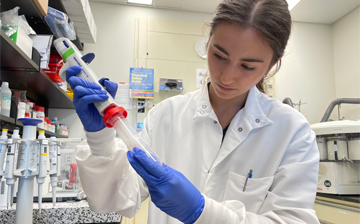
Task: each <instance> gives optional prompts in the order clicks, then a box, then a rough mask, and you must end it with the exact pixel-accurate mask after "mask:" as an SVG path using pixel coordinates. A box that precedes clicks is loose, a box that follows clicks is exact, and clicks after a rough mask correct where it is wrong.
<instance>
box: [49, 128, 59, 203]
mask: <svg viewBox="0 0 360 224" xmlns="http://www.w3.org/2000/svg"><path fill="white" fill-rule="evenodd" d="M59 154H60V146H59V143H58V142H57V140H56V137H55V135H52V136H51V137H50V142H49V156H50V157H49V163H50V170H49V175H50V182H51V187H52V201H53V206H54V207H55V205H56V186H57V177H58V176H59V172H60V171H59V169H58V168H59V167H58V162H59V158H58V155H59Z"/></svg>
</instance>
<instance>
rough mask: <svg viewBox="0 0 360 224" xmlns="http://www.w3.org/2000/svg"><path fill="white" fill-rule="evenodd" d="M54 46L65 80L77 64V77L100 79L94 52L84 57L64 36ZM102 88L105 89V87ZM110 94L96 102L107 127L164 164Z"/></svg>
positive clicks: (157, 161)
mask: <svg viewBox="0 0 360 224" xmlns="http://www.w3.org/2000/svg"><path fill="white" fill-rule="evenodd" d="M54 46H55V48H56V50H57V51H58V53H59V54H60V55H61V57H62V58H63V60H64V62H65V64H64V66H63V67H62V68H61V69H60V72H59V75H60V77H61V78H62V79H63V80H66V69H68V68H69V67H71V66H75V65H76V66H79V67H80V68H81V71H80V73H79V74H78V75H77V77H80V78H82V79H85V80H87V81H90V82H95V83H96V82H97V81H98V78H97V76H96V74H95V73H94V71H93V70H92V69H91V68H90V66H89V65H88V63H89V61H91V60H92V59H93V58H94V57H95V55H94V54H91V55H88V57H82V55H81V53H80V51H79V50H78V49H77V48H76V46H75V45H74V44H73V43H72V42H71V41H70V40H69V39H67V38H63V37H61V38H58V39H56V40H55V41H54ZM90 56H91V57H92V58H91V60H88V58H89V57H90ZM101 88H102V89H103V90H104V88H103V87H101ZM108 96H109V98H108V99H107V100H105V101H102V102H96V103H94V105H95V107H96V109H97V110H98V111H99V113H100V115H101V116H104V117H103V122H104V124H105V125H106V126H107V127H114V129H115V130H116V131H117V132H118V134H119V136H120V137H121V139H122V140H123V141H124V142H125V144H126V146H127V147H128V149H129V150H132V149H133V148H134V147H137V148H140V149H142V150H143V151H144V152H145V153H146V154H147V155H148V156H149V157H150V158H152V159H153V160H154V161H155V162H156V163H158V164H159V165H162V163H161V161H160V159H159V157H158V156H157V155H156V154H155V153H154V152H153V151H152V149H151V148H150V146H149V145H147V144H146V142H145V141H144V140H143V139H142V138H141V137H140V136H139V135H138V134H137V133H136V132H135V130H134V129H133V128H132V126H131V124H130V123H129V122H128V121H127V120H126V116H127V112H126V110H125V109H124V108H122V107H119V106H117V105H116V103H115V100H114V99H113V98H112V97H111V96H110V94H109V93H108Z"/></svg>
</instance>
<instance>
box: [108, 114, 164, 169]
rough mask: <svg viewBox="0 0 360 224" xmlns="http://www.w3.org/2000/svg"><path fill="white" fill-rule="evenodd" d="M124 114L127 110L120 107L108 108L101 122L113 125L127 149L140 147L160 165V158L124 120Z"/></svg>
mask: <svg viewBox="0 0 360 224" xmlns="http://www.w3.org/2000/svg"><path fill="white" fill-rule="evenodd" d="M126 115H127V112H126V110H125V109H124V108H122V107H114V108H110V109H109V110H106V111H105V116H104V118H103V122H104V124H105V125H106V126H107V127H113V128H114V129H115V130H116V132H117V133H118V134H119V137H120V138H121V139H122V140H123V141H124V143H125V145H126V146H127V148H128V150H130V151H132V150H133V148H134V147H136V148H139V149H142V150H143V151H144V152H145V153H146V155H147V156H148V157H150V158H151V159H152V160H154V161H155V162H156V163H157V164H159V165H162V162H161V160H160V158H159V157H158V156H157V155H156V153H155V152H154V151H153V150H152V149H151V147H150V146H149V145H148V144H147V143H146V142H145V141H144V140H143V139H142V138H141V136H140V135H138V134H137V133H136V132H135V130H134V128H133V127H132V126H131V124H130V123H129V122H128V121H127V120H126Z"/></svg>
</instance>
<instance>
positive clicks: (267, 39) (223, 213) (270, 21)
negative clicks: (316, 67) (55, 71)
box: [67, 0, 319, 224]
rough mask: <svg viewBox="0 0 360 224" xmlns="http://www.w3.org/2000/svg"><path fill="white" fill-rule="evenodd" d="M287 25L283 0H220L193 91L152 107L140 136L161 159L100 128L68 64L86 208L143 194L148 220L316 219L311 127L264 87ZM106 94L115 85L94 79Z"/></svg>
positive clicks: (124, 202)
mask: <svg viewBox="0 0 360 224" xmlns="http://www.w3.org/2000/svg"><path fill="white" fill-rule="evenodd" d="M290 29H291V18H290V14H289V11H288V8H287V3H286V1H285V0H225V1H224V2H222V3H221V4H220V5H219V6H218V8H217V11H216V15H215V17H214V19H213V21H212V23H211V31H210V39H209V42H208V45H207V48H208V53H207V54H208V68H209V74H210V75H209V78H208V79H207V85H204V87H203V88H202V89H201V90H197V91H194V92H190V93H187V94H185V95H180V96H176V97H173V98H170V99H167V100H164V101H162V102H161V103H159V104H157V105H156V106H155V107H154V108H153V109H151V110H150V111H149V113H148V115H147V117H146V120H145V123H144V129H143V131H142V133H141V135H142V137H143V138H144V140H145V141H147V142H148V143H149V144H150V145H151V147H152V149H153V150H154V151H155V152H156V153H157V154H158V156H159V157H160V158H161V159H162V162H164V164H163V165H162V166H159V165H157V164H156V163H155V162H153V161H152V160H151V159H150V158H148V157H147V156H146V155H145V153H144V152H142V151H141V150H138V149H136V148H135V149H134V150H133V151H132V152H131V151H128V152H126V151H127V149H126V147H125V145H124V144H123V143H122V142H121V141H120V140H118V139H114V135H115V134H114V130H113V129H108V128H105V126H104V125H103V124H102V122H101V116H100V115H99V113H98V112H97V110H96V109H95V107H94V105H93V104H92V103H93V102H97V101H102V100H105V99H107V96H106V94H105V92H104V91H102V90H100V87H99V86H98V85H97V84H95V83H89V82H86V81H84V80H81V79H79V78H77V77H75V75H76V74H77V73H78V72H79V71H80V69H79V68H78V67H71V68H69V69H68V70H67V81H68V82H69V83H70V85H71V87H72V89H74V105H75V108H76V112H77V113H78V115H79V117H80V119H81V121H82V123H83V125H84V128H85V130H86V131H87V132H86V135H87V141H85V142H83V143H81V144H80V145H79V146H78V147H77V151H76V159H77V162H78V165H79V170H80V176H81V182H82V185H83V188H84V190H85V193H86V194H87V196H88V201H89V205H90V208H91V209H92V210H93V211H95V212H99V213H108V212H117V213H119V214H121V215H124V216H127V217H132V216H133V215H135V213H136V212H137V211H138V210H139V208H140V205H141V202H142V201H143V200H145V199H146V198H147V197H148V196H150V197H151V203H150V209H149V222H148V223H150V224H175V223H180V222H183V223H201V224H202V223H204V224H205V223H206V224H212V223H214V224H215V223H216V224H219V223H221V224H223V223H231V224H232V223H233V224H239V223H293V224H295V223H319V222H318V220H317V218H316V215H315V212H314V211H313V210H312V207H313V203H314V200H315V194H316V186H317V177H318V161H319V155H318V150H317V146H316V142H315V134H314V132H312V131H311V129H310V126H309V124H308V122H307V121H306V119H305V118H304V117H303V116H302V115H301V114H300V113H298V112H297V111H296V110H294V109H292V108H291V107H289V106H287V105H284V104H282V103H281V102H279V101H278V100H275V99H271V98H269V97H267V96H266V95H265V94H264V88H263V80H264V78H265V77H266V75H267V74H268V73H269V71H270V69H271V68H272V67H273V66H277V70H278V69H279V67H280V64H281V63H280V62H281V57H282V56H283V54H284V49H285V47H286V44H287V41H288V38H289V35H290ZM100 83H101V84H102V85H104V86H105V87H106V88H107V90H108V91H109V92H110V93H112V96H114V94H115V92H116V88H117V85H116V84H114V83H112V82H109V81H104V80H101V81H100Z"/></svg>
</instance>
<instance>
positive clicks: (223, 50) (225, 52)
mask: <svg viewBox="0 0 360 224" xmlns="http://www.w3.org/2000/svg"><path fill="white" fill-rule="evenodd" d="M213 45H214V47H216V48H217V49H219V51H221V52H223V53H224V54H226V55H227V56H229V53H228V52H227V51H226V50H225V49H224V48H222V47H221V46H219V45H218V44H213Z"/></svg>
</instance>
